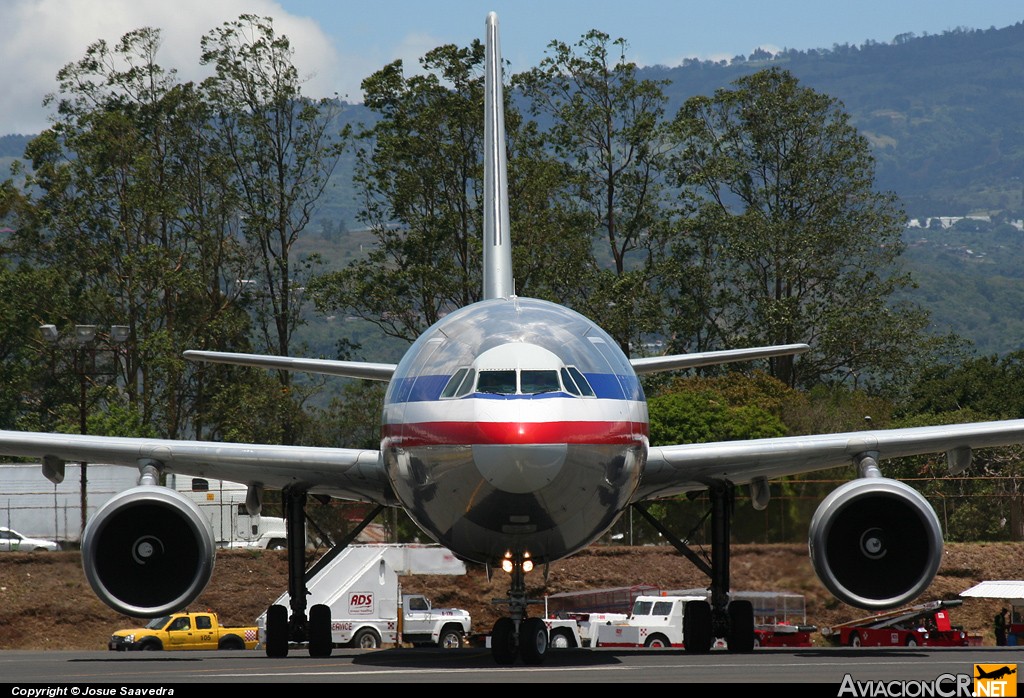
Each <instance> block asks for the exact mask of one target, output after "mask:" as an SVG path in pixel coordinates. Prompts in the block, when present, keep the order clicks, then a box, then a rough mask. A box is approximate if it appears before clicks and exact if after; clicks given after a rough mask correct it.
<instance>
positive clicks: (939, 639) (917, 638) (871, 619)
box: [821, 599, 970, 647]
mask: <svg viewBox="0 0 1024 698" xmlns="http://www.w3.org/2000/svg"><path fill="white" fill-rule="evenodd" d="M962 603H963V600H962V599H952V600H947V601H931V602H929V603H924V604H919V605H916V606H908V607H906V608H900V609H897V610H895V611H888V612H885V613H878V614H875V615H873V616H867V617H865V618H858V619H856V620H851V621H848V622H846V623H841V624H840V625H836V626H833V627H831V628H822V629H821V634H822V635H823V636H824V637H825V639H827V640H828V641H829V642H831V643H832V644H835V645H843V646H847V647H916V646H921V647H966V646H967V645H969V644H970V639H969V638H968V636H967V633H966V632H964V629H963V628H961V627H958V626H954V625H952V623H951V622H950V618H949V609H950V608H953V607H956V606H959V605H960V604H962Z"/></svg>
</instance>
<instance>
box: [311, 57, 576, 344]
mask: <svg viewBox="0 0 1024 698" xmlns="http://www.w3.org/2000/svg"><path fill="white" fill-rule="evenodd" d="M483 61H484V49H483V46H482V45H481V44H480V42H474V43H473V44H472V45H471V46H469V47H467V48H459V47H456V46H454V45H446V46H441V47H438V48H436V49H434V50H432V51H430V52H428V53H427V54H426V55H425V56H424V57H423V59H422V60H421V65H422V67H423V69H424V70H425V71H426V73H425V74H422V75H412V76H408V77H407V76H406V75H405V74H404V69H403V65H402V63H401V61H396V62H395V63H392V64H390V65H388V66H385V67H384V68H383V69H381V70H379V71H377V72H376V73H374V74H373V75H371V76H369V77H368V78H367V79H366V80H364V81H363V90H364V93H365V100H366V106H367V107H369V108H370V109H372V110H374V111H375V112H376V113H377V114H378V115H379V119H377V120H376V121H375V123H374V125H373V127H372V128H371V129H368V130H367V131H366V132H365V133H363V134H362V138H361V140H362V143H363V145H362V146H361V147H360V148H359V150H358V152H357V173H356V186H357V187H358V189H359V193H360V197H361V200H362V205H361V210H360V213H359V219H360V221H361V222H363V223H364V224H366V225H367V226H368V227H369V229H370V230H371V231H372V232H373V235H374V237H375V239H376V240H375V242H376V244H375V245H374V247H373V248H372V249H370V250H369V251H368V252H367V254H366V255H365V256H364V257H363V258H361V259H357V260H355V261H354V262H352V263H350V264H349V265H348V266H347V267H346V268H345V269H343V270H341V271H338V272H335V273H331V274H326V275H323V276H322V277H320V278H318V279H317V280H316V282H315V284H314V291H315V295H316V298H317V305H318V307H319V308H320V309H321V310H326V309H331V310H334V311H338V312H346V313H353V314H355V315H357V316H358V317H360V318H363V319H365V320H368V321H369V322H371V323H373V324H375V325H376V326H378V327H379V328H381V330H382V331H383V332H384V333H385V334H387V335H389V336H392V337H396V338H400V339H404V340H406V341H410V342H411V341H413V340H414V339H415V338H416V337H417V336H419V334H421V333H422V332H423V330H424V329H426V328H427V327H428V326H429V325H431V324H433V323H434V322H436V321H437V320H438V319H439V318H440V317H442V315H444V314H445V313H447V312H449V311H451V310H453V309H455V308H458V307H462V306H464V305H467V304H469V303H473V302H476V301H478V300H480V298H481V289H482V283H481V266H480V263H481V240H482V225H483V217H482V208H481V201H482V197H483V133H484V132H483V128H484V123H483V119H482V118H481V115H482V113H483V99H484V94H483V76H482V72H481V71H482V67H483ZM505 110H506V111H505V129H506V134H507V146H508V162H509V177H508V180H509V181H508V187H509V199H510V211H509V215H510V222H511V227H512V243H513V250H512V254H513V261H514V264H515V268H516V283H517V287H518V288H517V292H518V293H520V294H521V295H532V296H539V297H549V298H552V299H556V300H557V299H564V298H565V297H567V296H569V295H571V294H573V293H575V292H576V290H577V288H578V287H575V286H573V285H569V284H565V283H564V280H565V279H566V278H574V277H577V276H578V275H579V272H580V270H581V265H582V262H583V260H585V256H584V254H582V253H581V250H582V251H583V252H585V249H586V248H585V245H586V240H581V239H580V238H579V237H574V236H572V235H571V234H562V233H563V231H571V226H569V225H567V224H565V223H564V221H565V218H566V216H565V213H564V212H563V211H562V210H561V209H559V207H558V206H557V205H554V204H553V203H552V201H551V197H550V193H551V191H552V190H553V189H556V188H557V187H558V186H559V183H560V182H561V181H562V170H561V168H560V167H559V166H558V164H557V163H555V162H553V161H552V160H551V159H550V158H548V157H546V156H545V154H544V153H543V152H542V148H541V145H540V141H539V139H538V137H537V135H536V132H535V131H534V130H533V128H532V126H531V125H527V124H523V123H522V120H521V119H520V118H519V114H518V112H517V111H516V110H515V108H514V107H513V106H512V104H511V103H510V102H509V101H508V100H506V107H505ZM542 245H543V246H546V248H547V249H546V253H545V254H537V250H538V249H540V248H541V246H542Z"/></svg>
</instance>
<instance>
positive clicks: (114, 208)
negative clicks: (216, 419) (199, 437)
mask: <svg viewBox="0 0 1024 698" xmlns="http://www.w3.org/2000/svg"><path fill="white" fill-rule="evenodd" d="M159 45H160V32H159V31H158V30H155V29H151V28H143V29H138V30H135V31H132V32H129V33H127V34H125V35H124V36H123V37H122V38H121V40H120V41H119V42H118V43H117V44H115V45H113V46H111V45H108V44H107V42H105V41H102V40H101V41H97V42H95V43H94V44H92V45H91V46H90V47H89V48H88V49H87V51H86V54H85V56H84V57H83V58H82V59H81V60H79V61H76V62H73V63H70V64H68V65H66V66H64V67H63V68H62V69H61V70H60V72H59V73H58V75H57V79H58V84H59V91H58V93H57V94H55V95H52V96H50V97H49V98H48V101H49V102H50V103H55V104H56V105H57V116H56V117H55V119H54V123H53V126H52V127H51V128H49V129H47V130H46V131H44V132H43V133H42V134H41V135H40V136H39V137H38V138H36V139H34V140H33V141H32V142H31V143H30V144H29V146H28V148H27V151H26V153H27V157H29V158H30V159H31V161H32V168H31V170H30V171H29V172H28V173H26V179H25V184H24V187H23V191H22V197H23V201H22V203H21V205H19V206H18V208H17V211H18V218H17V224H16V225H17V228H18V232H17V236H16V244H17V245H18V248H17V249H18V251H19V252H20V254H21V255H23V258H24V259H25V260H27V261H28V262H31V263H32V264H34V265H38V266H39V267H41V268H43V269H48V270H50V271H51V272H53V273H59V274H60V275H61V277H62V283H63V284H64V285H65V288H66V289H67V290H66V292H65V293H66V296H65V297H66V298H67V299H68V302H65V303H58V302H56V301H57V297H59V294H58V295H57V296H55V297H54V298H53V299H52V300H53V302H51V303H49V304H48V307H47V308H46V309H43V308H40V309H39V310H38V312H39V315H40V316H39V318H38V322H47V323H52V324H56V325H58V326H59V327H60V328H61V329H64V328H65V327H66V326H69V325H71V324H85V323H96V324H100V325H110V324H118V325H126V326H128V328H129V338H128V340H127V341H126V342H125V343H124V344H123V345H121V347H120V349H121V352H120V357H119V358H120V360H119V361H117V362H112V363H111V368H112V370H116V371H117V373H118V376H117V378H116V381H117V383H118V384H119V385H120V386H122V390H120V391H110V394H109V395H108V396H107V398H106V399H108V400H123V401H124V402H126V404H127V405H128V406H129V407H130V409H131V410H133V411H135V412H137V415H138V421H139V422H140V423H142V424H146V425H151V426H152V427H153V428H155V430H156V432H157V433H158V434H159V435H161V436H164V437H168V438H173V437H176V436H180V435H181V434H182V433H184V432H185V431H186V430H187V429H188V428H189V427H190V426H191V424H190V419H191V418H192V417H193V416H194V412H192V407H193V404H192V403H191V401H190V400H188V399H187V393H188V391H189V389H190V385H191V382H192V380H193V378H194V376H193V374H191V373H190V371H189V369H188V367H187V366H186V365H185V363H184V362H183V361H182V359H181V350H182V348H184V347H187V346H190V345H194V344H195V343H200V342H201V343H204V344H214V345H216V344H218V343H220V342H224V341H234V340H236V339H237V338H238V335H239V333H241V334H242V336H243V337H244V334H245V332H247V330H248V325H247V323H246V322H239V320H238V318H237V315H234V314H232V312H231V308H232V297H231V295H230V293H229V292H228V291H227V281H226V280H227V279H228V278H238V277H237V276H236V274H237V271H236V269H237V254H236V250H235V247H234V246H233V244H232V241H231V236H230V229H229V226H228V225H227V221H228V220H229V217H228V216H227V215H226V210H227V209H228V208H229V203H227V202H226V201H225V200H224V198H223V197H221V196H220V192H222V191H223V187H222V186H221V185H222V180H221V179H220V178H219V177H218V173H219V172H220V171H222V170H221V169H220V168H219V165H218V161H217V160H215V159H211V154H210V151H209V149H208V148H207V147H206V143H205V141H204V134H205V132H206V131H205V129H206V125H207V124H208V122H209V118H208V113H207V112H206V110H205V109H204V107H203V105H202V103H201V101H200V100H199V98H198V95H197V93H196V91H195V89H194V87H193V86H191V85H182V84H180V83H179V82H178V81H177V79H176V77H175V74H174V71H166V70H164V69H163V68H161V67H160V65H159V64H158V63H157V62H156V53H157V50H158V48H159ZM225 338H230V339H225ZM115 396H117V397H116V398H115Z"/></svg>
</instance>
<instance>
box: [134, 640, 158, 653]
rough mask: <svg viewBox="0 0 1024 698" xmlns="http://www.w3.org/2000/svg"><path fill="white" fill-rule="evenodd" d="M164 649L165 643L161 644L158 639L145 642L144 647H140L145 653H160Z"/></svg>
mask: <svg viewBox="0 0 1024 698" xmlns="http://www.w3.org/2000/svg"><path fill="white" fill-rule="evenodd" d="M163 648H164V645H163V643H162V642H160V641H159V640H157V639H156V638H150V639H149V640H144V641H143V643H142V645H140V646H139V649H140V650H142V651H144V652H159V651H160V650H162V649H163Z"/></svg>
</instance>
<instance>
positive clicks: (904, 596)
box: [808, 477, 942, 610]
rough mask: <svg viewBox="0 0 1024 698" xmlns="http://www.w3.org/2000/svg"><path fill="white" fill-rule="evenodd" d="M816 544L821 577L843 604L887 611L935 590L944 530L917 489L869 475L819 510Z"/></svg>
mask: <svg viewBox="0 0 1024 698" xmlns="http://www.w3.org/2000/svg"><path fill="white" fill-rule="evenodd" d="M808 546H809V547H810V554H811V563H812V564H813V565H814V571H815V573H816V574H817V575H818V578H819V579H820V580H821V581H822V583H823V584H824V585H825V586H826V587H827V588H828V590H829V591H831V592H832V593H833V594H834V595H835V596H836V597H837V598H839V599H840V600H842V601H844V602H846V603H849V604H851V605H853V606H857V607H860V608H865V609H871V610H882V609H888V608H895V607H897V606H901V605H903V604H906V603H907V602H909V601H911V600H912V599H914V598H915V597H917V596H918V595H919V594H920V593H921V592H923V591H924V590H925V588H926V587H927V586H928V585H929V584H931V581H932V579H934V578H935V574H936V572H938V570H939V564H940V563H941V561H942V530H941V528H940V526H939V520H938V517H936V515H935V511H934V510H933V509H932V507H931V505H930V504H929V503H928V501H927V500H926V499H925V498H924V497H923V496H922V495H921V494H920V493H918V492H917V491H916V490H914V489H913V488H911V487H909V486H907V485H905V484H903V483H902V482H899V481H898V480H892V479H888V478H883V477H865V478H860V479H857V480H853V481H852V482H848V483H846V484H845V485H842V486H841V487H838V488H837V489H835V490H834V491H833V492H832V493H831V494H829V496H828V497H826V498H825V500H824V501H823V502H822V503H821V504H820V505H819V506H818V510H817V511H816V512H815V513H814V518H812V519H811V526H810V535H809V540H808Z"/></svg>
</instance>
